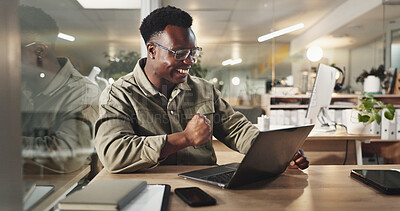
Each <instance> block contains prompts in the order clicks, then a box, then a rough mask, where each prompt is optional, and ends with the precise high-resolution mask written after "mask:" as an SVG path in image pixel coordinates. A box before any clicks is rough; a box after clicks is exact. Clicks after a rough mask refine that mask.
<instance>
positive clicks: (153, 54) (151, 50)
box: [146, 43, 156, 59]
mask: <svg viewBox="0 0 400 211" xmlns="http://www.w3.org/2000/svg"><path fill="white" fill-rule="evenodd" d="M146 47H147V55H148V57H150V58H151V59H154V58H156V48H155V46H154V45H153V44H151V43H147V44H146Z"/></svg>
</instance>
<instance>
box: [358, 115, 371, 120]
mask: <svg viewBox="0 0 400 211" xmlns="http://www.w3.org/2000/svg"><path fill="white" fill-rule="evenodd" d="M369 119H370V117H369V116H368V115H361V114H360V113H358V121H359V122H368V121H369Z"/></svg>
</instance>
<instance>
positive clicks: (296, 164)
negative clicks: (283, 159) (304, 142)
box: [289, 149, 309, 169]
mask: <svg viewBox="0 0 400 211" xmlns="http://www.w3.org/2000/svg"><path fill="white" fill-rule="evenodd" d="M308 166H309V162H308V159H307V157H306V155H305V154H304V151H303V150H302V149H299V150H298V151H297V153H296V154H295V155H294V156H293V158H292V161H290V164H289V168H300V169H306V168H308Z"/></svg>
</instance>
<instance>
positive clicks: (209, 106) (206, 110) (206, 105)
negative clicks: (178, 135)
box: [183, 101, 215, 149]
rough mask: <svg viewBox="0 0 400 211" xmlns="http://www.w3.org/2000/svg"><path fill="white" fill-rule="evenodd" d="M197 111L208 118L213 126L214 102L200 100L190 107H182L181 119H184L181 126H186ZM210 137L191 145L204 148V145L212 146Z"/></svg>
mask: <svg viewBox="0 0 400 211" xmlns="http://www.w3.org/2000/svg"><path fill="white" fill-rule="evenodd" d="M197 113H199V114H202V115H204V116H206V117H207V119H208V120H210V125H211V127H212V126H213V119H214V113H215V109H214V103H213V101H206V102H202V103H199V104H196V105H194V106H192V107H188V108H184V109H183V115H184V118H183V120H184V121H185V123H184V125H183V126H184V127H183V128H186V125H187V123H188V122H189V121H190V120H191V119H192V118H193V116H194V115H196V114H197ZM211 130H212V128H211ZM211 139H212V138H210V140H209V141H207V142H206V143H204V144H200V145H198V146H193V147H194V148H195V149H198V148H204V147H207V148H212V142H211Z"/></svg>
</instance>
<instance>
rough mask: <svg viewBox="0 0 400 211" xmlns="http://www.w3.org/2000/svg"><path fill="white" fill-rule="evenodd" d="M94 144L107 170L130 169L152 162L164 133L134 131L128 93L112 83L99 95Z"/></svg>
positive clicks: (145, 165) (163, 142)
mask: <svg viewBox="0 0 400 211" xmlns="http://www.w3.org/2000/svg"><path fill="white" fill-rule="evenodd" d="M99 104H100V107H99V114H100V116H99V119H98V120H97V122H96V125H95V147H96V150H97V153H98V156H99V159H100V161H101V162H102V163H103V165H104V167H105V169H106V170H108V171H109V172H111V173H122V172H134V171H137V170H140V169H144V168H149V167H152V166H154V165H156V164H157V163H158V161H159V158H160V152H161V149H162V148H163V147H164V144H165V142H166V139H167V135H166V134H163V135H154V136H141V135H139V134H138V133H137V131H135V122H137V120H136V119H135V118H136V111H135V110H134V107H133V106H132V102H131V101H129V97H128V96H127V95H126V93H124V92H123V91H121V90H120V89H118V88H115V87H114V88H113V87H112V86H111V87H109V88H107V89H105V90H104V91H103V93H102V95H101V97H100V103H99Z"/></svg>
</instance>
